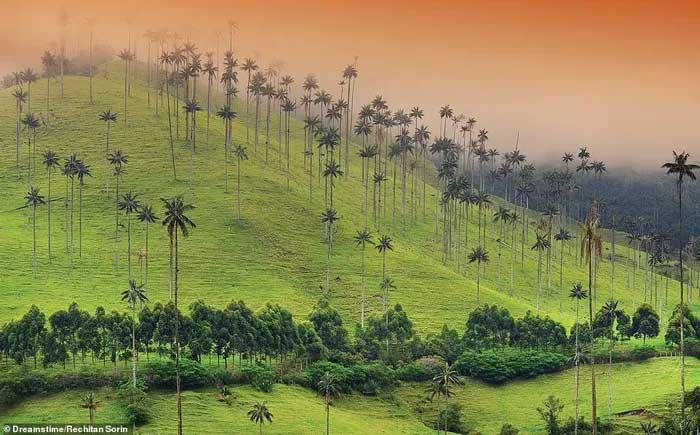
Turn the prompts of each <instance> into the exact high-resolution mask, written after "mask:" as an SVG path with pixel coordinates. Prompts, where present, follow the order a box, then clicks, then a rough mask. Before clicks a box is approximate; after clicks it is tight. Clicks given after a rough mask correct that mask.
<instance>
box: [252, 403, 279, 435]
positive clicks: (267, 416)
mask: <svg viewBox="0 0 700 435" xmlns="http://www.w3.org/2000/svg"><path fill="white" fill-rule="evenodd" d="M248 417H249V418H250V421H252V422H254V423H256V424H258V425H259V426H260V435H263V425H264V424H265V421H267V422H269V423H272V418H273V417H274V416H273V415H272V413H271V412H270V410H269V409H268V408H267V405H266V404H265V402H262V403H260V402H256V403H255V405H253V409H251V410H250V411H248Z"/></svg>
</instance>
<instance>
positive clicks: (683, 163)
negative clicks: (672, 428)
mask: <svg viewBox="0 0 700 435" xmlns="http://www.w3.org/2000/svg"><path fill="white" fill-rule="evenodd" d="M689 157H690V154H688V153H686V152H681V153H678V152H676V151H674V152H673V161H672V162H668V163H664V164H663V165H662V166H661V167H662V168H664V169H666V170H667V171H666V173H667V174H669V175H673V176H675V177H676V190H677V191H678V263H679V269H680V278H681V288H680V290H681V309H680V310H679V313H680V316H681V320H680V323H679V325H680V339H681V340H680V341H681V415H682V416H683V417H685V337H684V336H683V329H685V328H684V321H683V306H684V300H683V297H684V296H683V293H684V291H683V281H684V280H683V245H684V243H683V181H684V180H685V179H688V180H690V181H695V180H696V179H697V176H696V175H695V172H696V171H698V170H700V165H696V164H693V163H688V158H689Z"/></svg>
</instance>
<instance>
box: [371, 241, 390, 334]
mask: <svg viewBox="0 0 700 435" xmlns="http://www.w3.org/2000/svg"><path fill="white" fill-rule="evenodd" d="M374 247H375V248H376V249H377V251H378V252H379V253H380V254H381V255H382V282H384V280H385V279H386V253H387V252H390V251H393V250H394V244H393V240H391V237H389V236H387V235H386V234H384V235H382V236H381V237H379V240H378V241H377V244H376V245H375V246H374ZM388 309H389V300H388V294H387V295H385V297H384V312H385V313H386V315H387V322H388Z"/></svg>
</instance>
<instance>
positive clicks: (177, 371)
mask: <svg viewBox="0 0 700 435" xmlns="http://www.w3.org/2000/svg"><path fill="white" fill-rule="evenodd" d="M177 274H178V246H177V229H175V270H174V275H175V276H174V285H173V293H174V295H175V385H176V394H177V435H182V397H181V393H180V316H179V315H178V308H177V302H178V300H177V298H178V294H177V293H178V292H177Z"/></svg>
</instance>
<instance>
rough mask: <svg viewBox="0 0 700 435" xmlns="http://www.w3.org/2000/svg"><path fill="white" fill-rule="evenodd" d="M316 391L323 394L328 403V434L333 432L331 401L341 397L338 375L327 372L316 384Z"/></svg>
mask: <svg viewBox="0 0 700 435" xmlns="http://www.w3.org/2000/svg"><path fill="white" fill-rule="evenodd" d="M316 391H318V394H319V395H321V396H323V401H324V404H325V405H326V435H330V433H331V403H333V399H334V398H337V397H341V396H342V393H341V392H340V383H339V382H338V379H337V378H336V376H335V375H334V374H332V373H330V372H325V373H324V374H323V375H322V376H321V379H319V381H318V383H317V384H316Z"/></svg>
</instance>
